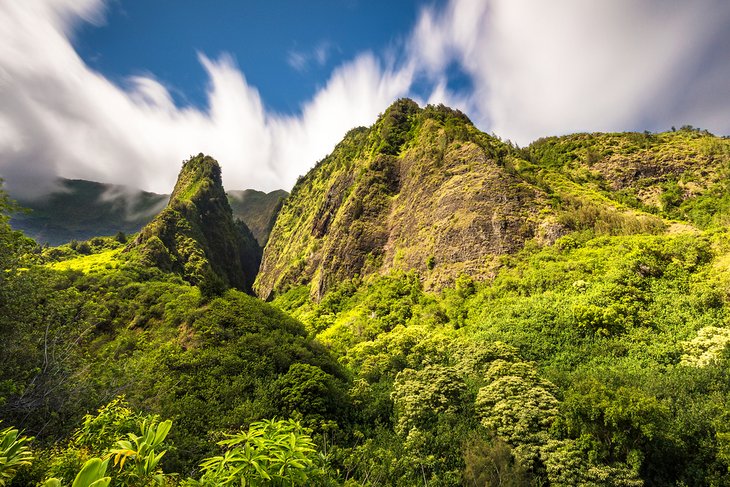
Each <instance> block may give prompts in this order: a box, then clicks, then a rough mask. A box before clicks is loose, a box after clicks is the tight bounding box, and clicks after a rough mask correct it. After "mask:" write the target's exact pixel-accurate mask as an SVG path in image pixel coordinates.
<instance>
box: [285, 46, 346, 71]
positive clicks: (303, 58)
mask: <svg viewBox="0 0 730 487" xmlns="http://www.w3.org/2000/svg"><path fill="white" fill-rule="evenodd" d="M333 50H336V48H335V46H334V45H333V44H332V43H331V42H329V41H321V42H319V43H318V44H317V45H316V46H314V48H312V49H310V50H308V51H302V50H299V49H292V50H290V51H289V52H288V53H287V58H286V62H287V64H289V66H291V67H292V68H293V69H294V70H296V71H299V72H304V71H307V70H308V69H309V67H310V66H311V65H312V64H314V65H316V66H317V67H320V68H321V67H323V66H324V65H326V64H327V61H328V60H329V58H330V54H331V53H332V51H333Z"/></svg>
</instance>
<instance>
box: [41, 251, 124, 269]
mask: <svg viewBox="0 0 730 487" xmlns="http://www.w3.org/2000/svg"><path fill="white" fill-rule="evenodd" d="M121 252H122V249H121V248H118V249H112V250H106V251H104V252H100V253H98V254H92V255H84V256H81V257H76V258H73V259H69V260H64V261H61V262H54V263H52V264H49V265H48V267H50V268H51V269H55V270H58V271H67V270H74V271H81V272H83V273H85V274H90V273H95V272H104V271H108V270H109V269H117V268H118V267H119V266H120V264H121V263H122V261H121V259H119V254H120V253H121Z"/></svg>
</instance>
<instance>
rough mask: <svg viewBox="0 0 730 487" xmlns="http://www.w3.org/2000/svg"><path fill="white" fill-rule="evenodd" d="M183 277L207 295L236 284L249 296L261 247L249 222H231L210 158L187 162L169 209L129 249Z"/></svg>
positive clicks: (215, 166) (217, 171)
mask: <svg viewBox="0 0 730 487" xmlns="http://www.w3.org/2000/svg"><path fill="white" fill-rule="evenodd" d="M134 248H139V249H140V251H141V254H142V256H143V260H144V261H145V262H146V263H148V264H150V265H154V266H156V267H159V268H161V269H163V270H168V271H173V272H176V273H179V274H180V275H182V276H183V278H185V279H186V280H187V281H189V282H191V283H193V284H195V285H198V286H200V287H201V289H203V290H204V291H205V292H208V291H211V292H213V291H217V290H220V289H221V288H224V287H228V286H232V287H235V288H238V289H241V290H244V291H247V292H251V285H252V284H253V281H254V278H255V277H256V272H257V271H258V267H259V262H260V260H261V247H259V245H258V243H257V242H256V240H255V239H254V237H253V234H251V231H250V230H249V229H248V227H247V226H246V224H245V223H243V222H241V221H240V220H234V219H233V212H232V211H231V207H230V205H229V204H228V198H227V197H226V193H225V190H224V189H223V183H222V181H221V168H220V166H219V165H218V162H217V161H216V160H215V159H213V158H212V157H209V156H204V155H203V154H198V155H197V156H195V157H193V158H191V159H190V160H188V161H185V163H184V164H183V167H182V170H181V171H180V175H179V176H178V180H177V183H176V184H175V189H174V190H173V192H172V195H170V201H169V203H168V204H167V206H166V207H165V208H164V209H163V210H162V211H161V212H160V213H159V214H158V215H157V216H156V217H155V218H154V219H153V220H152V221H151V222H150V223H148V224H147V225H146V226H145V227H144V228H143V229H142V230H141V231H140V233H139V235H138V236H137V238H136V239H135V240H134V242H132V243H131V244H130V245H129V246H128V247H127V249H128V250H131V249H134Z"/></svg>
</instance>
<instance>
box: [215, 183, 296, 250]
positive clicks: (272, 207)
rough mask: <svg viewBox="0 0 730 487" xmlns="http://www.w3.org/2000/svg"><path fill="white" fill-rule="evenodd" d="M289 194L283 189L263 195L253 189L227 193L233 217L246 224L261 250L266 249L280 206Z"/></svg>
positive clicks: (261, 192)
mask: <svg viewBox="0 0 730 487" xmlns="http://www.w3.org/2000/svg"><path fill="white" fill-rule="evenodd" d="M287 196H289V193H287V192H286V191H284V190H283V189H279V190H276V191H271V192H270V193H264V192H263V191H256V190H255V189H245V190H243V191H240V190H233V191H229V192H228V202H229V203H230V204H231V209H232V210H233V215H234V216H235V217H236V218H240V219H241V220H243V221H244V222H245V223H246V226H248V228H249V229H250V230H251V233H253V236H254V237H256V241H257V242H258V243H259V245H260V246H261V248H264V247H266V242H267V241H268V240H269V234H270V233H271V229H272V228H273V227H274V223H275V222H276V217H277V215H278V214H279V210H280V209H281V205H282V204H283V203H284V200H285V199H286V197H287Z"/></svg>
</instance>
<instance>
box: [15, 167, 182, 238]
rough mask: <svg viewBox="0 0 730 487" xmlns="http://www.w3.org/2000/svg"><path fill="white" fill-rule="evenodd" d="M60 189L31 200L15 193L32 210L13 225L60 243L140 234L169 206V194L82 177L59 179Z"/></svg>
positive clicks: (30, 233) (16, 216)
mask: <svg viewBox="0 0 730 487" xmlns="http://www.w3.org/2000/svg"><path fill="white" fill-rule="evenodd" d="M58 186H59V190H58V191H56V192H54V193H52V194H50V195H48V196H47V197H45V198H41V199H33V200H28V199H26V198H24V197H23V195H22V194H11V195H10V196H11V197H12V198H14V199H15V200H16V201H17V202H18V204H19V205H20V206H21V207H23V208H27V209H29V210H30V211H28V212H22V213H15V214H13V215H12V219H11V220H10V224H11V225H12V227H13V228H14V229H16V230H21V231H22V232H23V233H25V234H26V235H28V236H29V237H33V238H34V239H35V240H36V241H38V242H41V243H48V244H49V245H60V244H62V243H65V242H69V241H71V240H87V239H89V238H91V237H95V236H98V235H115V234H117V233H118V232H124V233H136V232H138V231H139V229H140V228H142V227H143V226H144V225H146V224H147V223H149V221H150V220H151V219H152V218H153V217H154V216H155V215H156V214H157V213H158V212H159V211H160V210H161V209H162V208H164V206H165V203H166V202H167V200H168V199H169V196H168V195H162V194H155V193H148V192H144V191H139V190H133V189H132V188H127V187H123V186H116V185H111V184H102V183H96V182H93V181H84V180H80V179H59V181H58Z"/></svg>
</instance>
